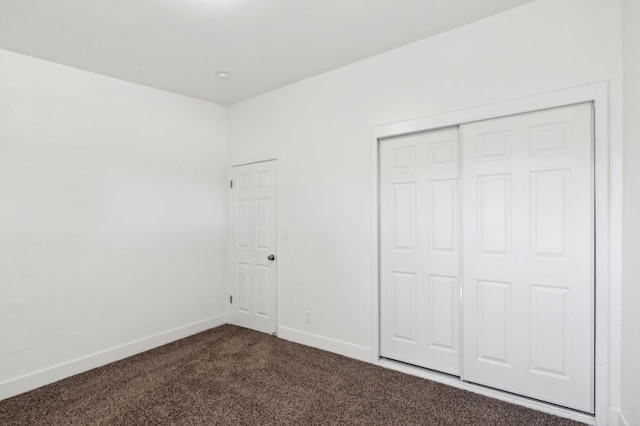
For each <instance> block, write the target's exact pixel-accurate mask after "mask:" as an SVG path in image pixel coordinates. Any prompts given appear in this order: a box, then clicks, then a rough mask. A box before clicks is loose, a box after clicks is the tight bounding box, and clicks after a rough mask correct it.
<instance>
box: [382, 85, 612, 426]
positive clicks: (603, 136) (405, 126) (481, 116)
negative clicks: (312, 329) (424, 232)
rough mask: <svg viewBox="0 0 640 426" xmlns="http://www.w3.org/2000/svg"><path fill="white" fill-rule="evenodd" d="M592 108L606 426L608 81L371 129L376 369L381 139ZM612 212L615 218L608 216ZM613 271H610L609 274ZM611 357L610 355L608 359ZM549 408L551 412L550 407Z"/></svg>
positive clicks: (601, 421)
mask: <svg viewBox="0 0 640 426" xmlns="http://www.w3.org/2000/svg"><path fill="white" fill-rule="evenodd" d="M584 102H593V103H594V108H595V118H594V121H595V147H596V148H595V169H596V176H595V191H596V203H595V204H596V206H595V208H596V241H597V246H596V289H595V299H596V302H595V303H596V312H597V317H596V325H595V327H596V342H595V370H596V372H595V387H596V389H595V398H596V401H595V402H596V403H595V411H596V414H595V419H596V423H597V424H598V425H607V424H608V423H609V406H610V401H609V395H610V392H611V386H612V385H614V384H613V383H610V368H611V365H610V357H612V356H613V357H615V352H614V351H615V348H617V347H618V346H619V334H618V333H616V332H615V330H616V325H615V324H613V323H611V320H610V315H611V312H616V310H617V309H618V308H619V306H612V302H613V303H615V301H612V300H611V294H617V293H619V289H620V286H621V283H620V279H619V274H618V273H617V269H618V267H619V266H618V265H619V264H620V262H619V260H620V259H618V257H619V253H618V252H617V251H616V252H613V250H611V248H612V246H614V245H615V243H616V241H617V240H618V237H617V236H618V234H619V232H620V229H621V223H622V218H621V217H619V216H620V214H619V211H620V209H619V208H617V207H616V205H615V204H614V203H619V202H620V201H619V200H618V199H617V198H616V199H613V200H612V195H615V194H617V193H618V192H619V189H620V188H621V186H622V178H621V174H620V172H612V170H617V169H621V165H620V164H619V159H618V158H617V155H616V156H615V157H613V156H611V153H612V152H615V153H616V154H618V153H619V152H620V149H621V148H620V146H619V145H620V141H617V140H616V141H612V140H611V139H610V133H611V132H610V128H609V120H610V117H609V88H608V82H607V81H601V82H596V83H592V84H588V85H584V86H578V87H573V88H568V89H564V90H558V91H553V92H549V93H544V94H540V95H535V96H529V97H524V98H518V99H511V100H507V101H504V102H499V103H495V104H488V105H481V106H476V107H472V108H467V109H462V110H456V111H450V112H445V113H442V114H437V115H432V116H428V117H423V118H418V119H415V120H409V121H404V122H400V123H392V124H386V125H380V126H376V127H373V128H372V129H371V145H370V149H371V151H370V156H371V200H372V201H371V212H372V220H371V226H372V228H371V236H372V239H371V240H372V242H373V243H372V245H371V250H372V252H371V259H372V282H371V295H372V297H371V306H372V317H371V324H372V336H371V341H372V349H371V361H372V362H374V363H377V362H378V361H379V358H380V340H379V333H380V324H379V321H380V318H379V303H380V292H379V257H378V247H379V235H378V234H379V231H378V209H379V204H378V203H379V201H378V185H379V183H378V161H379V158H378V145H379V141H380V140H381V139H385V138H389V137H393V136H400V135H404V134H409V133H416V132H423V131H427V130H433V129H438V128H443V127H448V126H456V125H460V124H463V123H469V122H473V121H479V120H486V119H490V118H496V117H502V116H507V115H514V114H520V113H525V112H530V111H536V110H542V109H548V108H554V107H559V106H565V105H572V104H577V103H584ZM611 212H613V213H614V215H613V216H611ZM612 265H613V266H614V267H613V268H612ZM610 349H611V352H614V353H613V355H612V354H611V353H610ZM549 406H550V407H554V406H552V405H549Z"/></svg>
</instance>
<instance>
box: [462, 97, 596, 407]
mask: <svg viewBox="0 0 640 426" xmlns="http://www.w3.org/2000/svg"><path fill="white" fill-rule="evenodd" d="M461 139H462V173H463V181H464V185H463V196H462V203H463V235H464V250H463V258H464V265H463V277H464V281H463V311H464V312H463V315H464V324H463V330H464V331H463V333H464V335H463V342H464V364H463V368H464V375H463V378H464V379H465V380H467V381H470V382H475V383H480V384H483V385H487V386H491V387H494V388H498V389H503V390H506V391H510V392H513V393H517V394H520V395H525V396H529V397H532V398H537V399H540V400H544V401H548V402H552V403H554V404H558V405H562V406H565V407H570V408H574V409H577V410H581V411H585V412H590V413H593V411H594V394H593V392H594V379H593V372H594V365H593V362H594V351H593V350H594V349H593V348H594V309H593V306H594V296H593V291H594V213H593V211H594V199H593V197H594V196H593V154H592V151H593V134H592V106H591V104H582V105H576V106H570V107H564V108H557V109H552V110H546V111H540V112H534V113H529V114H521V115H516V116H511V117H505V118H499V119H493V120H487V121H481V122H476V123H471V124H465V125H463V126H461Z"/></svg>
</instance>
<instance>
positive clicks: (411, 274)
mask: <svg viewBox="0 0 640 426" xmlns="http://www.w3.org/2000/svg"><path fill="white" fill-rule="evenodd" d="M458 169H459V167H458V129H457V128H453V129H444V130H437V131H431V132H426V133H420V134H415V135H409V136H403V137H398V138H394V139H390V140H385V141H382V142H381V143H380V355H381V356H382V357H385V358H390V359H394V360H398V361H403V362H406V363H410V364H414V365H418V366H421V367H425V368H430V369H433V370H438V371H442V372H446V373H450V374H455V375H458V374H459V366H460V358H459V343H458V334H459V333H458V330H459V317H460V314H459V305H460V303H459V301H460V288H459V272H458V271H459V253H460V247H459V213H458V212H459V208H458V206H459V194H458V193H459V181H458V173H459V172H458Z"/></svg>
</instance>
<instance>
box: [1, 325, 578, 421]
mask: <svg viewBox="0 0 640 426" xmlns="http://www.w3.org/2000/svg"><path fill="white" fill-rule="evenodd" d="M70 424H73V425H169V424H172V425H236V424H237V425H518V426H523V425H578V424H579V423H576V422H573V421H570V420H566V419H562V418H559V417H555V416H552V415H549V414H544V413H540V412H537V411H533V410H529V409H527V408H523V407H519V406H516V405H512V404H508V403H506V402H501V401H497V400H494V399H491V398H487V397H484V396H480V395H476V394H473V393H470V392H466V391H462V390H459V389H455V388H452V387H449V386H445V385H441V384H438V383H434V382H431V381H428V380H424V379H420V378H417V377H413V376H409V375H405V374H402V373H398V372H395V371H391V370H387V369H384V368H381V367H377V366H374V365H372V364H367V363H364V362H360V361H356V360H352V359H348V358H344V357H342V356H339V355H335V354H332V353H329V352H324V351H320V350H317V349H313V348H309V347H306V346H302V345H298V344H295V343H291V342H287V341H285V340H281V339H278V338H276V337H271V336H268V335H266V334H262V333H257V332H254V331H251V330H246V329H243V328H240V327H235V326H231V325H225V326H222V327H219V328H216V329H214V330H210V331H206V332H203V333H200V334H197V335H195V336H192V337H188V338H186V339H182V340H179V341H177V342H174V343H171V344H169V345H165V346H162V347H160V348H157V349H154V350H151V351H148V352H145V353H142V354H140V355H136V356H133V357H131V358H127V359H125V360H122V361H119V362H115V363H113V364H109V365H107V366H105V367H101V368H97V369H95V370H91V371H89V372H86V373H84V374H80V375H77V376H74V377H70V378H68V379H65V380H62V381H59V382H56V383H53V384H51V385H48V386H45V387H42V388H39V389H36V390H34V391H31V392H28V393H25V394H22V395H18V396H16V397H14V398H10V399H7V400H4V401H0V425H3V426H9V425H70Z"/></svg>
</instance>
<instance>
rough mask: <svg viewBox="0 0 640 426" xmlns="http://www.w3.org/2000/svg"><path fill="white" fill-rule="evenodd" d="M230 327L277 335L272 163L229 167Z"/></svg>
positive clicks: (273, 164) (274, 166) (274, 175)
mask: <svg viewBox="0 0 640 426" xmlns="http://www.w3.org/2000/svg"><path fill="white" fill-rule="evenodd" d="M232 181H233V187H232V188H231V249H230V260H231V267H230V284H231V297H232V303H231V322H232V323H233V324H236V325H240V326H242V327H247V328H251V329H254V330H258V331H262V332H265V333H275V332H276V327H277V319H276V266H275V261H270V260H269V259H268V256H269V255H271V254H273V255H275V254H276V230H277V228H276V196H277V188H276V182H277V179H276V163H275V161H267V162H263V163H255V164H248V165H244V166H237V167H233V168H232Z"/></svg>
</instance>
